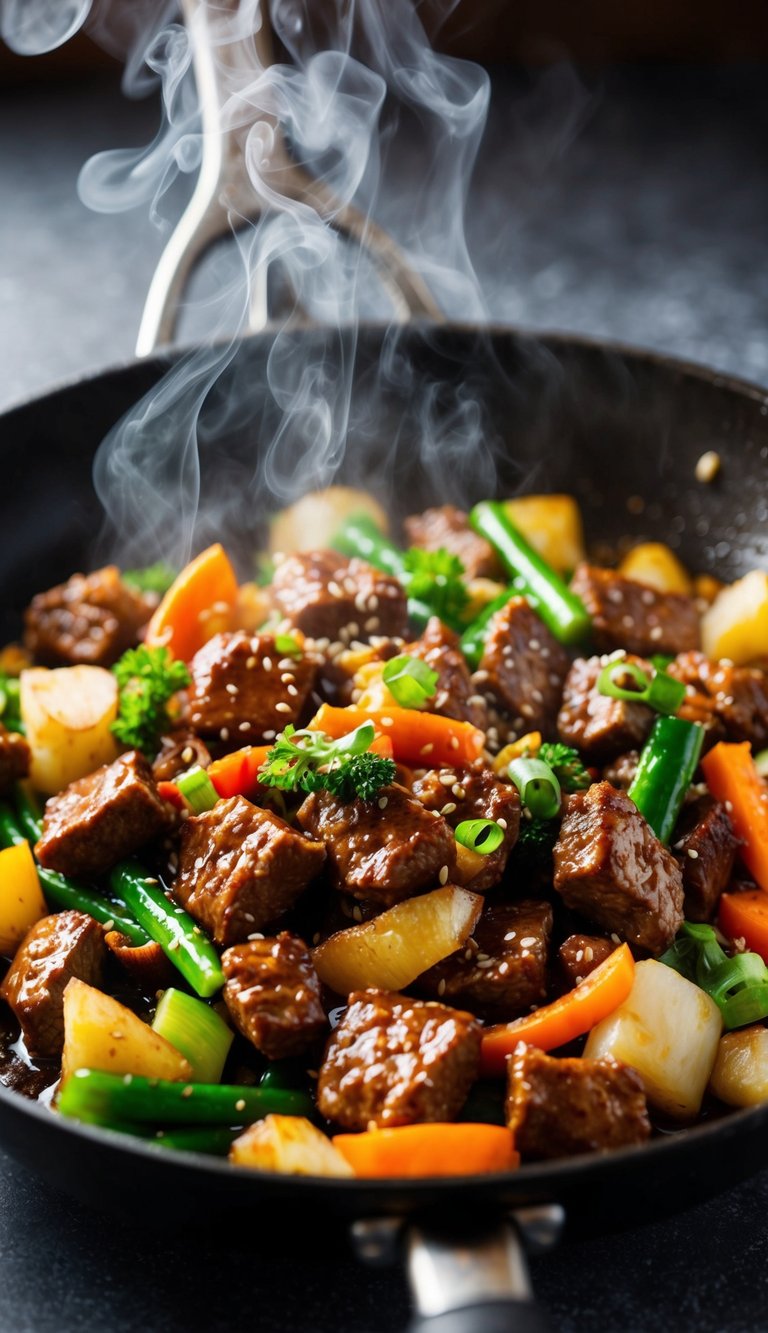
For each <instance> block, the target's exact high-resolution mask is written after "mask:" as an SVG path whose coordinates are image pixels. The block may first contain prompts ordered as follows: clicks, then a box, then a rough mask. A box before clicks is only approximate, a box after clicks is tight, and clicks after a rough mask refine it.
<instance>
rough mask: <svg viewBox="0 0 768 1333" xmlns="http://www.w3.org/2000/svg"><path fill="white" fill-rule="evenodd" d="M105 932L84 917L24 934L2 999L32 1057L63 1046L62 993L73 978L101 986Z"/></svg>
mask: <svg viewBox="0 0 768 1333" xmlns="http://www.w3.org/2000/svg"><path fill="white" fill-rule="evenodd" d="M104 954H105V948H104V928H103V927H102V926H100V925H99V923H98V922H97V921H94V919H93V917H92V916H86V915H85V913H84V912H56V913H55V914H54V915H53V916H44V917H43V918H42V920H40V921H38V922H37V924H36V925H34V926H33V927H32V929H31V930H30V931H28V932H27V934H26V935H25V937H24V939H23V941H22V943H21V945H20V946H19V948H18V950H17V952H16V957H15V958H14V960H13V962H12V963H11V966H10V968H9V969H8V972H7V974H6V977H5V980H4V982H3V984H2V987H0V995H1V996H2V998H3V999H4V1000H5V1001H6V1002H7V1003H8V1004H9V1005H10V1006H11V1009H12V1010H13V1012H14V1014H15V1015H16V1017H17V1019H18V1020H19V1023H20V1024H21V1030H22V1033H23V1035H24V1041H25V1043H26V1045H27V1049H28V1050H29V1051H30V1053H31V1054H32V1055H59V1054H60V1052H61V1050H62V1048H63V1046H64V1012H63V1006H64V988H65V986H66V984H67V982H68V981H69V980H70V979H71V978H72V977H77V979H78V981H85V982H87V983H88V985H89V986H100V985H101V974H102V968H103V965H104Z"/></svg>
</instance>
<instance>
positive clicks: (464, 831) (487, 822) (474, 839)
mask: <svg viewBox="0 0 768 1333" xmlns="http://www.w3.org/2000/svg"><path fill="white" fill-rule="evenodd" d="M454 836H455V838H456V841H457V842H460V843H461V845H462V847H468V848H469V850H470V851H471V852H480V854H481V856H489V855H490V853H491V852H495V851H497V850H498V848H499V847H500V846H501V844H502V843H503V841H504V830H503V828H501V827H500V825H499V824H497V823H496V822H495V820H493V819H464V820H462V822H461V823H460V824H458V825H457V826H456V830H455V835H454Z"/></svg>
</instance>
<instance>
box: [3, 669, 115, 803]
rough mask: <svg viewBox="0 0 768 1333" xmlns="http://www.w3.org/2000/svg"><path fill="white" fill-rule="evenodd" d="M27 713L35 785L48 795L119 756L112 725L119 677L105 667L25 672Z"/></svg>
mask: <svg viewBox="0 0 768 1333" xmlns="http://www.w3.org/2000/svg"><path fill="white" fill-rule="evenodd" d="M21 716H22V719H23V721H24V726H25V728H26V732H27V741H28V742H29V746H30V749H31V751H32V766H31V779H32V785H33V787H35V788H37V790H38V791H41V792H44V793H45V795H46V796H52V795H53V794H54V793H55V792H57V791H61V790H62V788H63V787H67V786H69V784H70V782H75V781H76V779H77V778H82V777H85V775H86V774H87V773H92V772H93V770H94V769H95V768H99V767H100V765H101V764H111V763H112V760H113V759H116V758H117V755H118V746H117V742H116V741H115V738H114V736H113V735H112V732H111V730H110V727H111V725H112V723H113V722H114V720H115V718H116V717H117V680H116V679H115V677H114V675H113V674H112V672H111V671H105V670H104V668H103V667H95V666H73V667H57V668H56V669H55V670H53V671H49V670H47V669H46V668H45V667H32V668H30V670H28V671H22V673H21Z"/></svg>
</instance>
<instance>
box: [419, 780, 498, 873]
mask: <svg viewBox="0 0 768 1333" xmlns="http://www.w3.org/2000/svg"><path fill="white" fill-rule="evenodd" d="M411 791H412V793H413V795H414V796H415V797H416V798H417V799H418V800H419V801H421V803H422V805H425V806H426V808H427V809H428V810H439V811H440V813H441V814H442V815H443V816H444V818H445V819H446V820H447V821H448V823H449V824H450V826H451V828H453V829H455V828H456V827H457V826H458V825H459V824H460V823H461V822H462V820H465V819H493V820H496V821H497V822H499V823H502V826H503V827H504V841H503V842H502V843H501V845H500V846H499V847H498V848H497V849H496V851H495V852H489V853H488V855H487V856H484V857H483V858H482V866H481V867H480V870H479V872H476V873H473V874H471V875H470V876H466V875H464V874H463V873H462V867H461V862H459V866H458V868H457V870H456V871H455V872H454V883H457V884H466V886H467V888H471V889H473V890H474V891H475V892H477V893H483V892H484V891H485V890H486V889H490V888H493V886H494V884H498V883H499V880H500V879H501V877H502V875H503V874H504V869H505V866H506V864H507V859H508V857H509V853H510V852H511V851H512V848H513V847H514V845H515V842H516V841H517V832H518V829H519V827H520V797H519V796H518V794H517V790H516V788H515V787H512V786H511V785H510V784H509V783H508V782H501V781H500V780H499V779H498V778H497V777H496V776H495V774H494V773H493V771H492V770H491V769H489V768H482V769H472V768H460V769H452V768H430V769H428V771H427V772H426V773H423V774H421V775H419V776H417V777H415V778H414V781H413V785H412V787H411Z"/></svg>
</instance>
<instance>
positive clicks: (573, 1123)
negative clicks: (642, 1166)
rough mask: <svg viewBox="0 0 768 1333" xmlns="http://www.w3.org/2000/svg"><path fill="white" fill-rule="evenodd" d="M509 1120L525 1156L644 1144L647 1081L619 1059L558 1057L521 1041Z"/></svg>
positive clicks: (513, 1066)
mask: <svg viewBox="0 0 768 1333" xmlns="http://www.w3.org/2000/svg"><path fill="white" fill-rule="evenodd" d="M506 1113H507V1124H508V1125H509V1128H510V1129H511V1130H512V1132H513V1134H514V1136H515V1147H516V1148H517V1149H518V1151H519V1152H520V1154H521V1156H522V1157H523V1158H524V1159H526V1158H527V1159H529V1160H534V1161H535V1160H537V1159H538V1160H541V1159H547V1158H553V1157H573V1156H574V1155H575V1154H577V1153H586V1152H604V1151H606V1150H607V1149H609V1148H624V1147H627V1146H628V1145H629V1144H631V1143H644V1142H645V1140H646V1139H647V1138H648V1137H649V1135H650V1132H651V1126H650V1122H649V1120H648V1110H647V1106H646V1101H645V1092H644V1090H643V1082H642V1079H641V1078H640V1075H639V1074H638V1073H637V1071H636V1070H634V1069H630V1067H629V1066H628V1065H623V1064H620V1063H619V1062H618V1061H616V1060H585V1059H583V1058H582V1059H575V1060H567V1059H566V1060H563V1059H560V1060H558V1059H554V1058H553V1057H552V1056H551V1055H545V1054H544V1052H543V1051H537V1050H536V1049H535V1047H533V1046H525V1045H523V1044H522V1043H521V1044H520V1045H519V1046H518V1048H517V1050H516V1051H515V1053H514V1054H513V1056H512V1058H511V1060H510V1061H509V1063H508V1065H507V1102H506Z"/></svg>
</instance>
